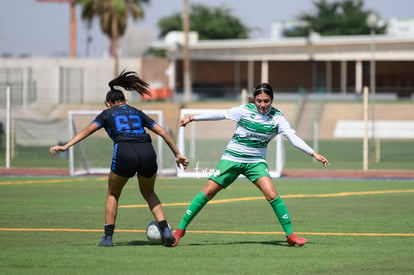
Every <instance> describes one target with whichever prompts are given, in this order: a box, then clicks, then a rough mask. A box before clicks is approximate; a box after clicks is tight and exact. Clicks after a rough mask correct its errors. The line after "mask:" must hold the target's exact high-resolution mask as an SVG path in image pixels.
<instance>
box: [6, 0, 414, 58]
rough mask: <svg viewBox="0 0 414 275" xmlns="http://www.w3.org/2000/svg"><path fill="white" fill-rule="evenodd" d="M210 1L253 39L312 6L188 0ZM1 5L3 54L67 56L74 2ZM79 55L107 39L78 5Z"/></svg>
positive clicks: (149, 19)
mask: <svg viewBox="0 0 414 275" xmlns="http://www.w3.org/2000/svg"><path fill="white" fill-rule="evenodd" d="M189 3H203V4H207V5H209V6H215V7H217V6H220V5H224V6H226V7H227V8H229V9H230V10H231V11H232V14H233V15H234V16H236V17H238V18H240V19H241V20H242V21H243V23H244V24H245V25H247V26H248V27H251V28H255V29H256V31H254V32H253V33H252V37H253V38H269V37H270V26H271V23H272V21H274V20H280V19H292V18H294V17H295V16H297V15H298V14H300V13H302V12H308V11H311V10H312V7H313V4H312V3H313V1H312V0H289V1H286V0H283V1H282V0H255V1H240V0H208V1H206V0H204V1H203V0H189ZM364 3H365V9H367V10H368V9H372V10H375V11H377V12H378V13H379V14H380V16H381V17H383V18H390V17H399V18H405V17H414V1H413V0H365V1H364ZM0 7H1V10H2V11H3V12H2V16H1V17H0V54H12V55H25V54H27V55H31V56H62V55H67V54H68V51H69V46H68V45H69V4H67V3H41V2H37V1H36V0H1V2H0ZM182 7H183V0H151V4H150V5H145V6H144V9H145V12H146V15H145V19H144V20H140V21H137V22H134V23H133V24H131V25H130V26H131V28H138V29H139V30H141V31H145V33H147V34H148V33H152V35H153V36H154V37H155V36H156V35H157V34H158V29H157V22H158V20H159V19H160V18H162V17H165V16H168V15H171V14H172V13H174V12H181V10H182ZM77 19H78V20H77V22H78V27H77V40H78V41H77V48H78V55H79V56H85V55H86V52H87V49H86V48H87V43H86V40H87V37H88V35H89V36H90V37H92V42H91V44H90V48H89V49H92V50H93V52H94V53H95V54H100V53H101V52H102V51H103V50H104V49H106V48H107V47H108V44H109V42H108V39H107V38H106V37H105V36H104V35H103V34H102V33H101V32H100V29H99V23H98V22H94V24H93V28H92V30H91V31H90V32H88V31H87V28H86V25H85V23H84V22H82V21H81V19H80V8H79V7H78V8H77Z"/></svg>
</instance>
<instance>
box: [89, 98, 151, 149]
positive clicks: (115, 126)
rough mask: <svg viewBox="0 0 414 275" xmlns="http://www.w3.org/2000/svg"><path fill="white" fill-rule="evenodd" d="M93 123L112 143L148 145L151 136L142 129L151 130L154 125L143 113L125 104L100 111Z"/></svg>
mask: <svg viewBox="0 0 414 275" xmlns="http://www.w3.org/2000/svg"><path fill="white" fill-rule="evenodd" d="M93 122H94V123H96V124H97V125H98V126H99V128H102V127H103V128H104V129H105V130H106V132H107V133H108V135H109V137H110V138H111V139H112V140H113V141H114V143H118V142H120V141H135V142H139V143H150V142H151V136H150V135H149V134H148V133H147V132H145V129H144V127H146V128H148V129H151V128H152V127H154V125H155V124H156V122H155V121H154V120H153V119H152V118H150V117H149V116H147V115H146V114H145V113H144V112H142V111H141V110H138V109H136V108H134V107H132V106H129V105H127V104H121V105H117V106H114V107H112V108H109V109H106V110H104V111H102V113H100V114H99V115H98V116H97V117H96V118H95V120H93Z"/></svg>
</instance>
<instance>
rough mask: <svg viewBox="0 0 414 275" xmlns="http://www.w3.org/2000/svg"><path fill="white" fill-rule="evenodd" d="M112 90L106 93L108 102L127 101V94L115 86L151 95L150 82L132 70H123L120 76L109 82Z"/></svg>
mask: <svg viewBox="0 0 414 275" xmlns="http://www.w3.org/2000/svg"><path fill="white" fill-rule="evenodd" d="M108 85H109V88H111V90H110V91H109V92H108V93H107V94H106V101H107V102H112V103H114V102H117V101H125V95H124V93H123V92H122V91H121V90H117V89H116V88H115V86H118V87H122V88H124V89H125V90H127V91H136V92H137V93H139V94H140V95H144V94H147V95H151V92H150V91H149V89H148V88H149V84H148V83H147V82H145V81H144V80H142V79H141V78H140V77H139V76H138V75H137V73H135V72H131V71H125V70H124V71H122V72H121V73H120V74H119V76H118V77H116V78H114V79H112V80H111V81H109V83H108Z"/></svg>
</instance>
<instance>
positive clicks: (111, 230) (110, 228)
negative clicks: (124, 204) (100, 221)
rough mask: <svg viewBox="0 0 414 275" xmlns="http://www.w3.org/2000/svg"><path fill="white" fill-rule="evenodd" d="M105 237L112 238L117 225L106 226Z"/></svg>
mask: <svg viewBox="0 0 414 275" xmlns="http://www.w3.org/2000/svg"><path fill="white" fill-rule="evenodd" d="M104 229H105V236H112V235H113V234H114V230H115V224H105V226H104Z"/></svg>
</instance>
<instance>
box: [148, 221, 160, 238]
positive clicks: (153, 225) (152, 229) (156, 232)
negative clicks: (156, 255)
mask: <svg viewBox="0 0 414 275" xmlns="http://www.w3.org/2000/svg"><path fill="white" fill-rule="evenodd" d="M146 233H147V239H148V241H149V242H150V243H151V244H162V238H161V230H160V227H159V226H158V222H157V221H152V222H150V223H149V224H148V226H147V230H146Z"/></svg>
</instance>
